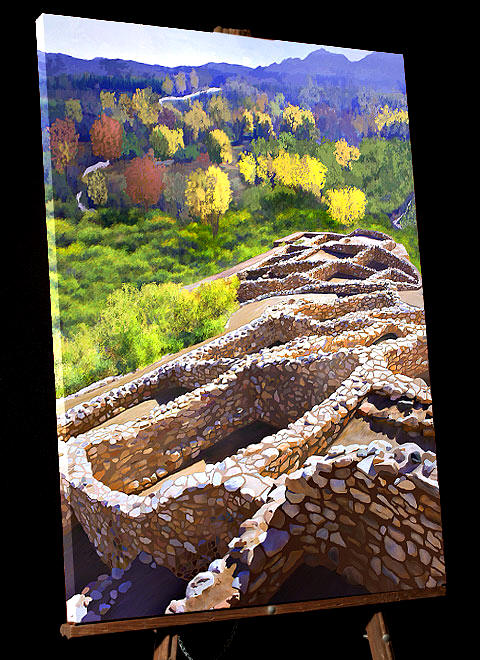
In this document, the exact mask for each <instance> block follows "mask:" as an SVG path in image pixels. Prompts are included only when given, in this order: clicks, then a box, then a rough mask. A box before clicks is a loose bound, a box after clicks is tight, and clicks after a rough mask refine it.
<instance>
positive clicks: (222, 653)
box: [177, 623, 238, 660]
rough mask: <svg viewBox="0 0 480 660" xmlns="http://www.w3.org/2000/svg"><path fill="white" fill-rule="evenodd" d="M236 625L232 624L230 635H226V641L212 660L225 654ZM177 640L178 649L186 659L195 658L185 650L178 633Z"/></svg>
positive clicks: (217, 659)
mask: <svg viewBox="0 0 480 660" xmlns="http://www.w3.org/2000/svg"><path fill="white" fill-rule="evenodd" d="M237 626H238V624H237V623H235V624H234V626H233V629H232V632H231V633H230V636H229V637H228V639H227V641H226V642H225V644H224V646H223V649H222V650H221V651H220V653H219V654H218V655H217V656H215V658H214V659H213V660H220V658H222V657H223V655H224V654H225V651H227V649H228V647H229V646H230V644H231V643H232V640H233V638H234V636H235V633H236V632H237ZM177 641H178V646H179V647H180V650H181V651H182V653H183V655H184V656H185V657H186V658H187V660H195V659H194V658H193V657H192V656H191V655H190V653H189V652H188V651H187V649H186V648H185V645H184V643H183V642H182V640H181V638H180V635H178V637H177Z"/></svg>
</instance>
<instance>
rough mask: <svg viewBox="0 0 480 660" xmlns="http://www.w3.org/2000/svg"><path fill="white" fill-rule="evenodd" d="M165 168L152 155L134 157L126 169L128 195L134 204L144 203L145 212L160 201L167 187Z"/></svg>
mask: <svg viewBox="0 0 480 660" xmlns="http://www.w3.org/2000/svg"><path fill="white" fill-rule="evenodd" d="M164 170H165V168H164V167H163V166H162V165H156V164H155V162H154V160H153V158H151V156H143V158H140V157H138V158H134V159H133V160H131V161H130V163H129V164H128V165H127V167H126V169H125V179H126V181H127V187H126V192H127V195H128V196H129V197H130V199H131V200H132V202H133V203H134V204H143V206H144V207H145V212H147V210H148V207H149V206H152V205H153V204H156V203H157V202H158V200H159V199H160V195H161V194H162V192H163V190H164V188H165V182H164V178H163V174H164Z"/></svg>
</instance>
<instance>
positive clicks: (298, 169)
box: [271, 151, 327, 197]
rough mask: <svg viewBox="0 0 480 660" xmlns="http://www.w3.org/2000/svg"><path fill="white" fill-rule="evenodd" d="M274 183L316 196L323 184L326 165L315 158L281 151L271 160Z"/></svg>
mask: <svg viewBox="0 0 480 660" xmlns="http://www.w3.org/2000/svg"><path fill="white" fill-rule="evenodd" d="M271 168H272V170H273V173H274V176H275V183H281V184H283V185H284V186H287V187H289V188H295V189H297V190H304V191H305V192H311V193H313V194H314V195H316V196H317V197H319V196H320V195H321V190H322V188H323V186H324V185H325V181H326V174H327V167H326V166H325V165H324V164H323V163H321V162H320V161H319V160H318V159H317V158H313V157H312V156H307V155H305V156H302V157H300V156H299V155H298V154H291V153H288V152H286V151H283V152H281V153H280V154H279V155H278V156H277V157H276V158H274V159H273V160H272V163H271Z"/></svg>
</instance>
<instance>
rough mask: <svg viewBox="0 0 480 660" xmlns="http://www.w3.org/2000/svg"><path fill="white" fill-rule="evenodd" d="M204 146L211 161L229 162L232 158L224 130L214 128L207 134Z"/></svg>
mask: <svg viewBox="0 0 480 660" xmlns="http://www.w3.org/2000/svg"><path fill="white" fill-rule="evenodd" d="M205 142H206V146H207V151H208V155H209V157H210V160H211V161H212V163H218V164H220V163H231V162H232V160H233V152H232V145H231V144H230V139H229V137H228V135H227V134H226V133H224V131H221V130H220V129H219V128H216V129H215V130H213V131H210V132H209V134H208V135H207V139H206V141H205Z"/></svg>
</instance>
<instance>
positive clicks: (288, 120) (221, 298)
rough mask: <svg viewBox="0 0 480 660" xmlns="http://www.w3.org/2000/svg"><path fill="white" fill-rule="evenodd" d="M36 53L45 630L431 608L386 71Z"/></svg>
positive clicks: (348, 52)
mask: <svg viewBox="0 0 480 660" xmlns="http://www.w3.org/2000/svg"><path fill="white" fill-rule="evenodd" d="M37 35H38V64H39V82H40V99H41V119H42V126H41V130H42V136H43V145H44V173H45V200H46V222H47V230H48V240H49V264H50V282H51V303H52V319H53V328H52V330H53V342H54V355H55V382H56V396H57V431H58V455H59V473H60V490H61V503H62V520H63V532H64V562H65V578H66V602H67V610H66V611H67V621H68V622H71V623H87V622H97V621H114V620H118V619H129V618H132V617H149V616H160V615H164V614H165V615H167V614H179V613H184V612H196V611H203V610H211V609H215V610H219V611H221V610H223V609H226V608H247V607H249V606H252V605H265V604H284V603H296V602H304V603H308V602H312V601H323V600H325V599H332V598H341V597H347V596H354V595H362V594H373V595H375V594H385V593H400V592H401V593H402V594H407V595H408V593H410V592H412V593H414V592H415V593H417V592H420V593H423V594H428V592H429V590H433V589H436V588H437V587H440V586H443V585H444V584H445V566H444V557H443V541H442V525H441V516H440V499H439V488H438V477H437V462H436V447H435V430H434V423H433V412H432V398H431V388H430V379H429V365H428V355H427V338H426V330H425V315H424V305H423V293H422V278H421V266H420V262H419V249H418V240H417V225H416V213H415V195H414V185H413V175H412V161H411V147H410V137H409V118H408V108H407V99H406V87H405V74H404V66H403V57H402V55H400V54H393V53H383V52H370V51H358V50H353V49H348V48H340V47H329V46H321V45H312V44H302V43H293V42H285V41H283V42H282V41H266V40H261V39H256V38H251V37H246V36H234V35H231V34H221V33H215V32H212V33H206V32H195V31H187V30H179V29H173V28H164V27H151V26H143V25H134V24H126V23H115V22H108V21H97V20H92V19H82V18H72V17H64V16H53V15H42V16H41V17H40V18H39V19H38V21H37ZM365 46H366V47H368V44H365ZM39 130H40V127H39Z"/></svg>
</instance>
